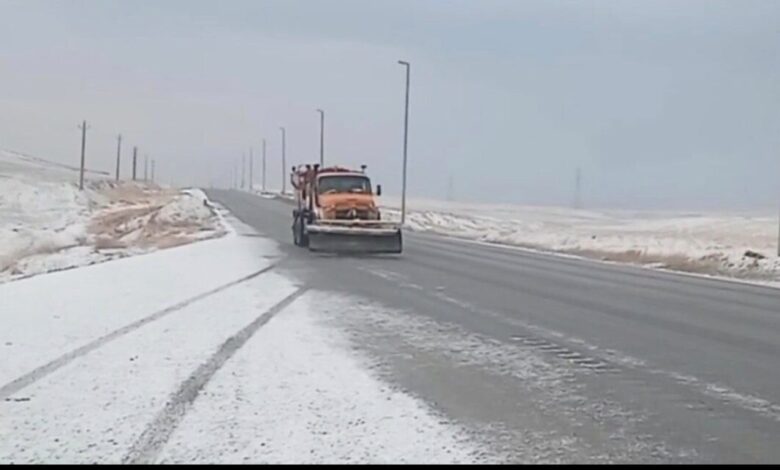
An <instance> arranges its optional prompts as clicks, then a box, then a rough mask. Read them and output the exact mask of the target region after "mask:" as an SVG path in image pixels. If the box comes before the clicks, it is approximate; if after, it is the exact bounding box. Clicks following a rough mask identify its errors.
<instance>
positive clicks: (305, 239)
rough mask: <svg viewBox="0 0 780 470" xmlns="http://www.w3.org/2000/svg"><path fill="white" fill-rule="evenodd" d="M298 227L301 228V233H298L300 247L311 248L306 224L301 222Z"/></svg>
mask: <svg viewBox="0 0 780 470" xmlns="http://www.w3.org/2000/svg"><path fill="white" fill-rule="evenodd" d="M298 227H300V231H299V232H298V243H299V245H298V246H302V247H308V246H309V234H308V233H306V224H304V223H303V221H301V223H300V224H298Z"/></svg>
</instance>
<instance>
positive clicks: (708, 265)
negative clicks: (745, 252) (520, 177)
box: [566, 249, 777, 281]
mask: <svg viewBox="0 0 780 470" xmlns="http://www.w3.org/2000/svg"><path fill="white" fill-rule="evenodd" d="M566 253H569V254H573V255H578V256H584V257H586V258H593V259H600V260H603V261H611V262H618V263H627V264H636V265H642V266H652V267H658V268H662V269H669V270H673V271H682V272H688V273H695V274H706V275H711V276H725V277H734V278H741V279H750V280H762V281H769V280H776V279H777V273H776V272H775V271H774V270H772V269H767V267H766V266H765V264H764V263H762V262H761V261H760V260H758V259H749V258H747V257H745V258H744V260H743V261H744V262H742V263H739V264H736V263H734V262H733V261H731V260H730V259H729V258H728V256H726V255H724V254H710V255H707V256H703V257H701V258H691V257H689V256H686V255H683V254H673V255H660V254H656V253H647V252H643V251H640V250H626V251H621V252H612V251H602V250H592V249H588V250H567V251H566Z"/></svg>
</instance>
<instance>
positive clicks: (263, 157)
mask: <svg viewBox="0 0 780 470" xmlns="http://www.w3.org/2000/svg"><path fill="white" fill-rule="evenodd" d="M263 192H265V139H263Z"/></svg>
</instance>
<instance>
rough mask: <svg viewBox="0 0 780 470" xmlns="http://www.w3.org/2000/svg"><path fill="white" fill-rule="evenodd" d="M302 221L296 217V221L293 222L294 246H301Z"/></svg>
mask: <svg viewBox="0 0 780 470" xmlns="http://www.w3.org/2000/svg"><path fill="white" fill-rule="evenodd" d="M300 221H301V219H300V218H298V217H296V218H295V220H293V225H292V233H293V244H294V245H295V246H301V237H300V233H301V229H300V225H301V222H300Z"/></svg>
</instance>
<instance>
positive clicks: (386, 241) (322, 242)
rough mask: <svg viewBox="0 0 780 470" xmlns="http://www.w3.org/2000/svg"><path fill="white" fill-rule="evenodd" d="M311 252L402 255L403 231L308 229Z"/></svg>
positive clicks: (313, 226)
mask: <svg viewBox="0 0 780 470" xmlns="http://www.w3.org/2000/svg"><path fill="white" fill-rule="evenodd" d="M308 234H309V250H310V251H315V252H325V253H356V254H379V253H395V254H397V253H401V251H402V250H403V246H402V241H401V229H400V228H397V227H393V228H370V227H339V226H315V225H310V226H309V227H308Z"/></svg>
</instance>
